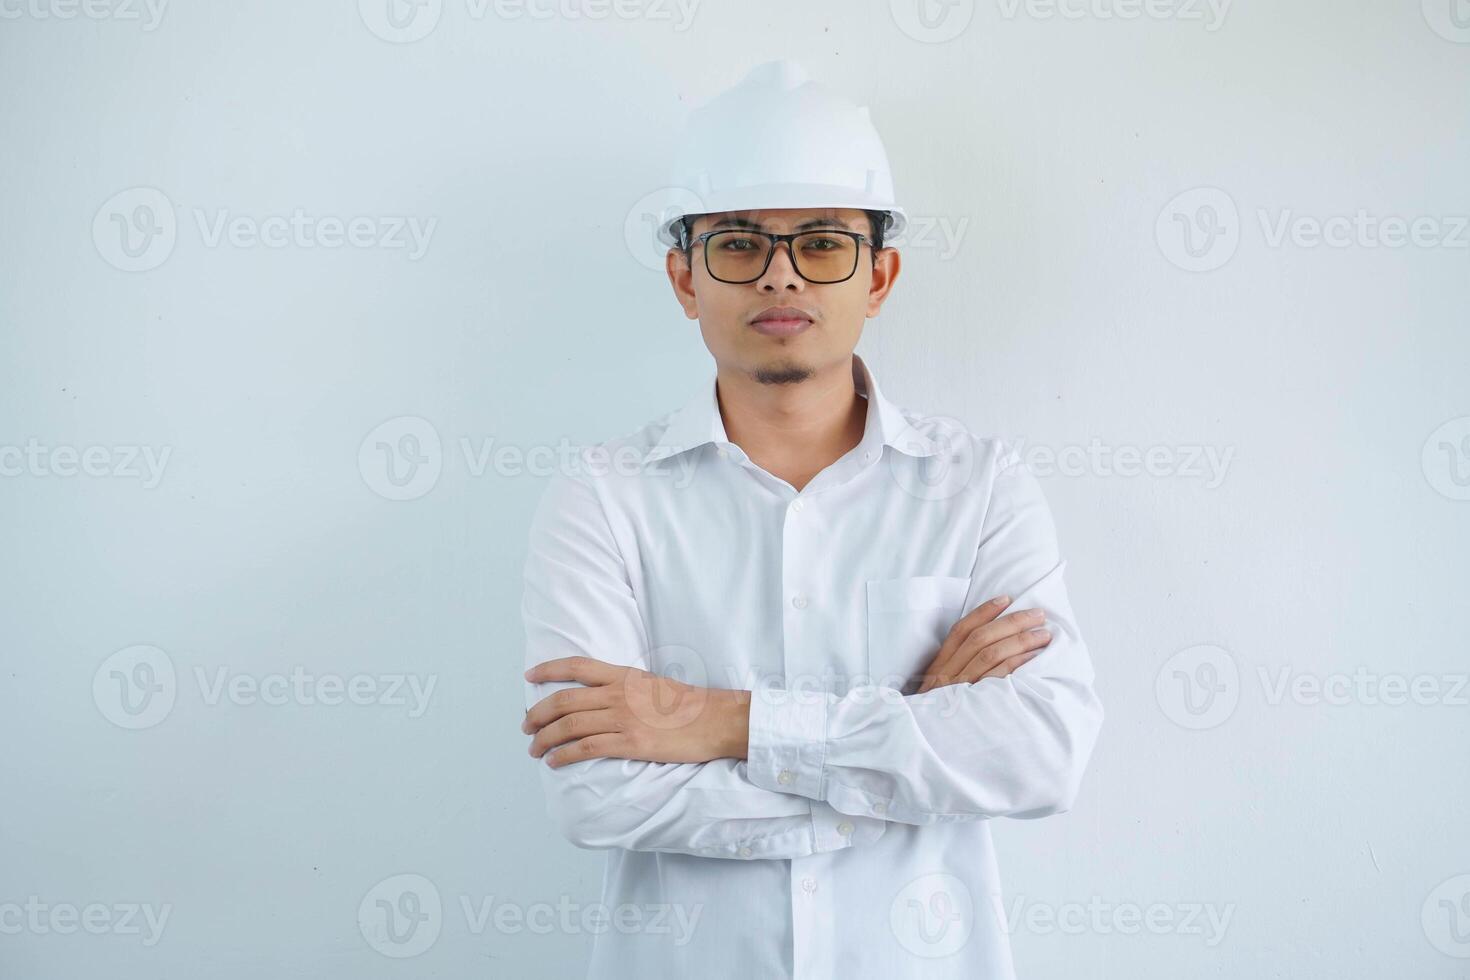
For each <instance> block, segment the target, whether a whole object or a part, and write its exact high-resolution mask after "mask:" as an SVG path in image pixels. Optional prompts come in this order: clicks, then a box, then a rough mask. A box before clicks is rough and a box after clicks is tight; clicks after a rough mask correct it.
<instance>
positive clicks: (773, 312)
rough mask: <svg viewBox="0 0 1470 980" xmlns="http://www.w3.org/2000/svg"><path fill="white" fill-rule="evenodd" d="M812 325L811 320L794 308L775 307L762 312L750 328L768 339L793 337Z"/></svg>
mask: <svg viewBox="0 0 1470 980" xmlns="http://www.w3.org/2000/svg"><path fill="white" fill-rule="evenodd" d="M811 325H812V318H811V317H810V316H808V315H807V314H806V313H803V312H802V311H801V310H798V309H796V308H795V307H794V306H776V307H772V308H771V309H769V310H766V311H764V312H763V313H761V314H760V315H758V316H757V317H756V318H755V319H754V320H752V321H750V326H751V328H752V329H753V330H755V331H756V332H757V333H763V334H765V335H766V336H768V337H793V336H795V335H796V334H799V333H801V332H802V331H803V330H805V329H806V328H807V327H809V326H811Z"/></svg>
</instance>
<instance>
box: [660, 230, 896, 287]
mask: <svg viewBox="0 0 1470 980" xmlns="http://www.w3.org/2000/svg"><path fill="white" fill-rule="evenodd" d="M780 242H785V243H786V248H787V250H788V251H789V252H790V254H791V264H792V266H793V267H795V269H796V274H797V275H799V276H801V278H803V279H805V280H806V281H807V282H811V283H818V284H821V285H828V284H831V283H834V282H843V281H844V280H847V279H851V278H852V274H853V273H854V272H856V271H857V263H858V255H859V253H860V252H861V251H862V246H863V245H872V244H873V240H872V239H871V238H869V237H868V236H867V235H864V234H861V233H859V232H856V231H839V230H837V229H831V230H823V231H804V232H799V233H797V234H791V235H776V234H772V233H771V232H766V231H746V230H740V231H707V232H704V233H703V234H701V235H695V236H694V239H693V240H692V241H691V242H690V243H689V244H690V247H691V248H692V247H693V246H694V245H696V244H700V243H703V245H704V267H705V268H706V269H708V270H709V274H710V275H711V276H712V277H713V278H715V279H717V280H719V281H720V282H728V283H735V284H741V283H747V282H755V281H756V280H757V279H759V278H760V277H761V276H763V275H765V274H766V269H768V268H769V267H770V265H771V256H773V255H775V254H776V245H777V244H778V243H780Z"/></svg>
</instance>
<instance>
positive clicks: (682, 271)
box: [665, 208, 899, 383]
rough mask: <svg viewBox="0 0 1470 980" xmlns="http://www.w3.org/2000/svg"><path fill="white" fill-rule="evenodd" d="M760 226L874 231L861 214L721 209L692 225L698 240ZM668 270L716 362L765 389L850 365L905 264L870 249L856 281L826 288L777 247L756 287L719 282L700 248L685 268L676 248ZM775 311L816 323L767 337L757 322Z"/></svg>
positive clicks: (861, 253)
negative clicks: (765, 385)
mask: <svg viewBox="0 0 1470 980" xmlns="http://www.w3.org/2000/svg"><path fill="white" fill-rule="evenodd" d="M755 228H759V230H762V231H768V232H773V233H776V234H789V233H792V232H798V231H801V232H805V231H812V230H819V229H823V228H825V229H837V230H847V231H855V232H859V233H861V234H863V235H869V234H870V233H871V229H870V227H869V223H868V216H867V215H866V214H865V213H864V212H862V211H860V210H858V209H856V208H835V209H834V208H776V209H770V210H765V211H722V212H718V213H715V214H702V215H699V216H698V217H697V218H696V219H695V220H694V235H699V234H701V233H703V232H706V231H718V230H724V229H732V230H746V231H749V230H754V229H755ZM665 265H666V269H667V271H668V274H669V281H670V282H671V283H672V284H673V287H674V293H675V295H676V296H677V297H678V299H679V304H680V305H681V306H683V307H684V315H685V316H687V317H688V318H689V319H691V320H695V319H697V320H698V321H699V329H700V333H701V334H703V335H704V342H705V346H707V347H708V348H709V350H710V353H711V354H713V355H714V358H715V361H716V363H718V364H719V365H720V366H721V367H722V368H730V369H733V370H737V371H740V372H743V373H746V374H749V375H751V376H754V377H757V378H759V379H760V380H763V381H766V382H767V383H790V382H795V381H801V380H804V379H805V378H807V377H810V376H811V375H812V373H813V372H815V371H817V370H819V369H823V368H831V367H834V366H837V365H846V364H848V363H850V362H851V358H852V352H853V349H854V348H856V347H857V342H858V337H859V336H861V334H862V330H863V321H864V320H865V319H867V318H868V317H871V316H876V315H877V314H878V311H879V309H880V308H881V307H882V305H883V300H884V299H885V298H886V297H887V296H888V292H889V290H890V289H892V287H893V283H894V280H895V279H897V277H898V269H899V260H898V251H897V249H892V248H883V249H880V250H879V251H878V253H877V262H876V265H875V263H874V261H873V251H872V248H871V246H869V245H866V244H864V245H861V246H860V247H859V249H858V256H857V270H856V271H855V272H854V273H853V274H852V277H851V278H849V279H846V280H844V281H843V282H837V283H827V284H819V283H812V282H807V281H806V280H805V279H803V278H802V277H801V276H800V275H798V274H797V272H796V269H795V268H794V267H793V265H792V261H791V253H790V251H789V249H788V248H787V246H786V245H784V244H782V245H778V246H777V247H776V250H775V252H774V254H772V256H771V263H770V265H769V266H767V267H766V271H765V273H764V274H763V275H762V276H761V277H760V278H759V279H757V280H755V281H754V282H748V283H739V284H735V283H728V282H722V281H720V280H719V279H715V278H714V277H713V276H711V275H710V271H709V269H708V268H707V267H706V266H705V262H704V247H703V245H701V244H696V245H695V246H694V248H693V250H692V251H691V252H690V256H689V261H688V262H687V263H686V262H685V259H684V253H683V252H681V251H679V250H678V249H670V250H669V253H668V256H667V259H666V262H665ZM756 267H757V268H759V266H758V265H757V266H756ZM804 268H805V267H804ZM808 271H810V270H808ZM726 278H731V277H729V276H727V277H726ZM772 307H794V308H795V309H796V310H799V311H801V312H802V313H804V314H806V316H808V317H810V319H811V322H810V323H809V324H808V325H807V326H806V327H805V328H803V329H800V330H799V331H798V332H796V333H792V334H788V335H780V334H776V333H771V332H762V330H761V329H760V328H758V327H757V326H756V325H755V321H756V319H757V318H758V317H759V316H760V315H761V314H762V313H764V312H765V311H766V310H768V309H770V308H772Z"/></svg>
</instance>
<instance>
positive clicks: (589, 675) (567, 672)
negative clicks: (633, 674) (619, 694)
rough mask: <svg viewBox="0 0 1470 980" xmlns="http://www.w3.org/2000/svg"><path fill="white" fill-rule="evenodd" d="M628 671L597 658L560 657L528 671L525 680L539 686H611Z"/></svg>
mask: <svg viewBox="0 0 1470 980" xmlns="http://www.w3.org/2000/svg"><path fill="white" fill-rule="evenodd" d="M627 669H628V668H626V667H619V666H616V665H615V664H609V663H604V662H603V661H601V660H598V659H596V658H595V657H558V658H557V659H555V660H547V661H543V662H542V663H539V664H537V665H536V666H534V667H532V668H530V669H529V670H527V671H526V673H525V678H526V680H528V681H533V682H535V683H537V684H541V683H545V682H546V681H577V682H578V683H581V684H611V683H612V682H613V681H615V680H617V679H618V677H619V676H620V675H621V674H622V673H623V671H625V670H627Z"/></svg>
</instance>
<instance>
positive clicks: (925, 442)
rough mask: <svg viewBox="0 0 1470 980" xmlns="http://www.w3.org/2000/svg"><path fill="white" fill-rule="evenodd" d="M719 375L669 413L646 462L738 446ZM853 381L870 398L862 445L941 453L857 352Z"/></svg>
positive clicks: (923, 453)
mask: <svg viewBox="0 0 1470 980" xmlns="http://www.w3.org/2000/svg"><path fill="white" fill-rule="evenodd" d="M717 376H718V375H717V373H715V374H711V375H709V376H708V377H707V379H706V380H705V381H704V382H703V383H701V385H700V387H699V391H698V393H697V394H695V396H694V397H693V398H691V399H690V400H689V401H688V403H686V404H685V405H684V406H683V407H682V408H680V409H678V410H677V411H676V412H674V413H673V415H672V416H670V419H669V424H668V426H667V427H666V428H665V429H664V433H663V436H662V437H660V439H659V441H658V442H657V444H655V445H654V447H653V448H652V449H650V450H649V451H648V453H647V454H645V456H644V462H645V463H647V462H651V461H653V460H659V459H667V458H669V457H671V456H675V455H677V454H679V453H682V452H686V451H688V450H690V449H698V448H699V447H700V446H703V445H704V444H705V443H708V442H713V443H714V444H715V445H716V446H727V447H735V444H734V443H732V442H730V440H729V438H728V437H727V436H726V435H725V421H724V419H723V418H721V417H720V407H719V401H718V400H717V398H716V396H715V379H716V377H717ZM852 382H853V387H855V388H856V389H857V392H858V394H860V395H866V396H867V399H868V414H867V422H866V424H865V426H864V428H863V438H862V442H861V443H859V446H860V447H862V446H866V447H868V449H869V450H870V451H871V450H873V449H875V448H876V447H878V446H892V447H893V448H894V449H895V450H897V451H899V452H901V453H906V454H907V455H909V456H915V457H922V456H933V455H935V454H936V453H938V452H939V449H938V447H936V446H935V444H934V443H933V441H932V440H930V439H929V438H928V437H927V436H925V435H924V434H923V433H921V432H919V431H918V430H917V429H915V428H914V427H913V426H912V425H910V424H909V422H908V420H907V419H906V418H904V415H903V413H902V412H901V411H900V410H899V408H898V406H896V405H894V404H893V403H892V402H890V401H889V400H888V399H887V398H884V397H883V392H882V390H881V389H879V387H878V380H877V378H875V377H874V376H873V370H872V368H870V367H869V366H868V365H867V363H866V362H865V361H864V360H863V359H862V356H861V355H859V354H857V353H854V354H853V355H852ZM875 408H876V411H874V409H875ZM735 448H738V447H735Z"/></svg>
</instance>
